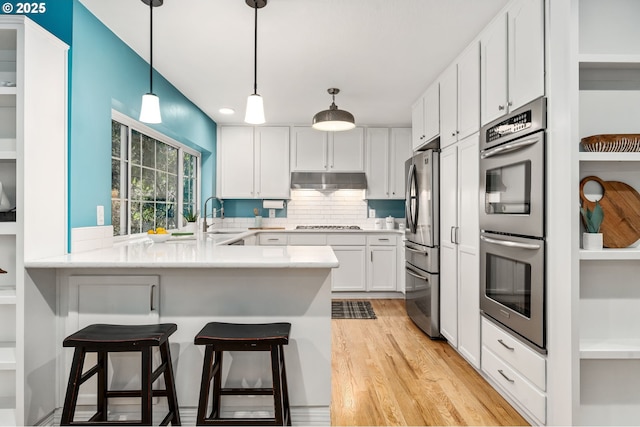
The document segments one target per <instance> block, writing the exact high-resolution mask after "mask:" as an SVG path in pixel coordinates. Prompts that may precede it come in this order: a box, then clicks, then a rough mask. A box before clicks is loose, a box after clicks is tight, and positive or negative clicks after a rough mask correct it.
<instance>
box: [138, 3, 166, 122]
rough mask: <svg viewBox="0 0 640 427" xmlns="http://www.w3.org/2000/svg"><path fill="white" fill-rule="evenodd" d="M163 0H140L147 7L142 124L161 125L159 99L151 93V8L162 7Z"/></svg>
mask: <svg viewBox="0 0 640 427" xmlns="http://www.w3.org/2000/svg"><path fill="white" fill-rule="evenodd" d="M163 1H164V0H142V3H144V4H148V5H149V92H148V93H145V94H144V95H142V106H141V107H140V121H141V122H144V123H162V116H161V115H160V98H158V96H157V95H156V94H155V93H153V8H154V7H159V6H162V4H163Z"/></svg>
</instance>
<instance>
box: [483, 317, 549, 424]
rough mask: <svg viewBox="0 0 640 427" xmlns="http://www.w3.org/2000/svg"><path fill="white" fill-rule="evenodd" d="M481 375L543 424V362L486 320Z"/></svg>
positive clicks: (540, 357)
mask: <svg viewBox="0 0 640 427" xmlns="http://www.w3.org/2000/svg"><path fill="white" fill-rule="evenodd" d="M482 371H483V372H484V373H485V374H487V375H488V376H489V377H491V379H492V380H493V381H494V382H495V383H497V384H498V385H499V386H500V389H501V391H503V392H505V393H506V394H507V395H509V396H510V397H511V398H512V399H514V400H515V401H516V402H517V403H518V404H519V405H520V406H521V407H522V409H524V410H525V411H526V412H527V413H528V414H529V415H530V416H532V417H533V418H534V419H535V420H536V421H538V422H539V423H540V424H545V423H546V412H547V411H546V408H547V397H546V393H545V390H546V358H545V357H544V356H542V355H541V354H538V353H537V352H535V351H533V350H532V349H531V348H529V347H528V346H527V345H526V344H524V343H523V342H522V341H520V340H519V339H518V338H516V337H515V336H513V335H511V334H510V333H508V332H507V331H506V330H505V329H503V328H501V327H499V326H497V325H496V324H495V323H493V322H492V321H490V320H487V319H486V318H482Z"/></svg>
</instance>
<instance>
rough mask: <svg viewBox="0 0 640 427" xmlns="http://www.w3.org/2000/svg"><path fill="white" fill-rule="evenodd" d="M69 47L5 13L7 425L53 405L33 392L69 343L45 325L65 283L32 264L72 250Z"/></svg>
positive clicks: (0, 146)
mask: <svg viewBox="0 0 640 427" xmlns="http://www.w3.org/2000/svg"><path fill="white" fill-rule="evenodd" d="M67 50H68V46H67V45H65V44H64V43H62V42H61V41H60V40H58V39H57V38H55V37H54V36H52V35H51V34H49V33H48V32H46V31H45V30H43V29H42V28H41V27H39V26H38V25H37V24H35V23H34V22H33V21H31V20H29V19H28V18H26V17H24V16H9V15H6V16H2V17H0V80H2V81H4V82H8V83H5V84H4V85H3V86H2V87H0V181H1V182H2V185H3V187H4V191H5V192H6V193H7V195H8V197H9V202H10V205H11V207H12V208H14V207H15V209H16V210H15V219H13V218H12V217H9V218H7V217H5V216H3V217H2V219H3V221H0V268H2V269H3V270H5V271H6V272H7V273H6V274H0V425H33V424H34V423H36V422H38V421H40V420H39V419H38V418H35V417H36V413H37V414H39V415H41V414H42V413H43V412H41V411H44V413H46V412H48V411H49V410H50V409H52V408H51V404H50V402H51V400H50V397H51V396H43V395H41V394H38V393H37V392H36V393H34V392H33V390H34V389H35V388H37V387H38V384H39V381H41V380H45V381H46V380H49V381H50V380H53V379H54V378H55V372H56V371H55V363H53V362H52V360H51V355H52V354H56V353H57V352H58V351H59V348H58V347H57V346H59V344H58V343H56V342H55V341H54V340H52V339H51V337H50V336H43V328H42V325H43V324H46V323H52V322H55V321H56V315H55V309H54V310H52V307H55V304H56V297H55V287H56V280H55V275H54V274H50V275H49V274H47V273H43V274H42V276H43V277H42V278H41V279H42V281H40V280H39V285H41V284H44V285H45V286H44V287H45V288H46V289H49V290H48V291H42V290H40V289H37V288H36V285H35V284H34V282H33V280H32V279H31V275H30V274H28V273H27V272H26V270H25V268H24V263H25V261H26V260H31V259H36V258H44V257H49V256H59V255H63V254H64V253H65V252H66V233H67V230H66V223H67V221H66V218H67V216H66V210H67V200H66V188H67V180H66V178H67V171H66V161H67V156H66V153H67V152H66V147H67V94H68V91H67V78H68V75H67ZM8 219H9V220H11V221H4V220H8ZM49 286H50V287H49ZM50 290H54V291H53V292H50ZM45 329H46V328H45ZM27 337H28V339H27ZM36 408H37V409H36Z"/></svg>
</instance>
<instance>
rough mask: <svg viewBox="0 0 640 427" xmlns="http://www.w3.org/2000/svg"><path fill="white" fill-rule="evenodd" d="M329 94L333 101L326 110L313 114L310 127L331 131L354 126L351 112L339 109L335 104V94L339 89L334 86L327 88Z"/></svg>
mask: <svg viewBox="0 0 640 427" xmlns="http://www.w3.org/2000/svg"><path fill="white" fill-rule="evenodd" d="M327 92H329V95H331V96H332V98H333V101H332V102H331V106H329V109H328V110H323V111H320V112H319V113H318V114H316V115H315V116H313V123H312V125H311V127H313V128H314V129H318V130H328V131H332V132H337V131H342V130H349V129H353V128H354V127H356V123H355V119H354V118H353V114H351V113H350V112H348V111H345V110H339V109H338V106H337V105H336V95H337V94H338V93H340V89H336V88H334V87H332V88H329V89H327Z"/></svg>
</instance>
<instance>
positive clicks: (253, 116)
mask: <svg viewBox="0 0 640 427" xmlns="http://www.w3.org/2000/svg"><path fill="white" fill-rule="evenodd" d="M244 121H245V122H247V123H251V124H252V125H261V124H263V123H264V122H265V119H264V103H263V102H262V97H261V96H260V95H258V94H253V95H249V97H248V98H247V112H246V113H245V116H244Z"/></svg>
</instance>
